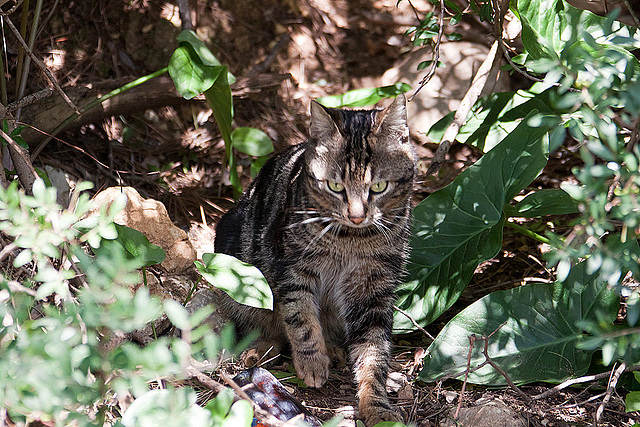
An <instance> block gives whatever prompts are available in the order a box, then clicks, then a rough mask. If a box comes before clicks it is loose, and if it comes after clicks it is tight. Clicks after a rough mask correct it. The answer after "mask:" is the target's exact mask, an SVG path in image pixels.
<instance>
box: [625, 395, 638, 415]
mask: <svg viewBox="0 0 640 427" xmlns="http://www.w3.org/2000/svg"><path fill="white" fill-rule="evenodd" d="M624 410H625V412H634V411H640V391H630V392H629V393H627V396H626V397H625V398H624Z"/></svg>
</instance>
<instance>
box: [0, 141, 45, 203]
mask: <svg viewBox="0 0 640 427" xmlns="http://www.w3.org/2000/svg"><path fill="white" fill-rule="evenodd" d="M0 137H2V138H4V140H5V141H7V143H8V145H7V147H8V149H9V155H10V156H11V160H12V161H13V166H14V167H15V169H16V172H17V174H18V179H19V180H20V183H21V184H22V186H23V187H24V190H25V191H26V192H27V194H31V189H32V188H33V183H34V182H35V180H36V179H37V178H38V174H37V173H36V170H35V168H34V167H33V164H32V163H31V158H30V157H29V153H28V152H27V151H26V150H25V149H24V148H22V147H20V146H19V145H18V143H17V142H15V141H14V140H13V138H11V137H10V136H9V135H7V134H6V133H4V131H2V130H0Z"/></svg>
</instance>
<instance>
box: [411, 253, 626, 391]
mask: <svg viewBox="0 0 640 427" xmlns="http://www.w3.org/2000/svg"><path fill="white" fill-rule="evenodd" d="M586 270H587V269H586V263H585V262H583V263H581V264H578V265H576V266H574V267H573V268H572V269H571V273H570V274H569V276H568V277H567V279H566V280H565V281H564V283H560V282H556V283H555V284H553V285H549V284H533V285H526V286H521V287H518V288H514V289H509V290H505V291H497V292H494V293H492V294H489V295H487V296H485V297H483V298H482V299H480V300H478V301H476V302H475V303H473V304H472V305H470V306H469V307H467V308H466V309H464V310H463V311H462V312H461V313H459V314H458V315H457V316H456V317H454V318H453V319H452V320H451V321H450V322H449V323H448V324H447V325H446V326H445V327H444V329H443V330H442V331H441V332H440V334H439V335H438V336H437V337H436V339H435V341H434V342H433V343H432V344H431V346H430V347H429V348H428V350H427V351H428V353H429V355H430V358H429V359H428V360H429V361H428V363H426V364H425V367H424V368H423V370H422V372H420V378H422V379H423V380H426V381H436V380H440V379H443V378H445V377H446V378H451V377H458V375H459V374H461V373H463V372H464V371H465V369H466V367H467V356H468V353H469V336H471V334H475V335H476V336H478V337H480V336H483V335H489V334H491V333H493V332H494V331H496V330H497V332H496V333H495V334H494V335H493V336H492V337H491V338H489V342H488V352H487V354H488V355H489V357H491V359H492V361H493V362H495V363H496V364H497V365H498V366H500V367H501V368H502V369H504V370H505V371H506V372H507V374H508V375H509V377H510V378H511V380H513V381H514V382H515V383H519V384H523V383H528V382H533V381H549V382H560V381H563V380H565V379H566V378H568V377H572V376H580V375H583V374H584V373H585V372H586V371H587V369H588V368H589V365H590V363H591V356H592V354H593V352H594V351H595V349H588V350H587V349H582V348H578V347H577V344H578V343H580V342H581V341H583V340H584V339H585V335H584V334H583V331H582V330H581V329H580V328H579V327H578V326H577V323H578V322H579V321H581V320H585V319H587V320H592V321H602V320H603V319H605V320H606V321H607V322H613V320H615V318H616V316H617V313H618V308H619V300H618V296H617V295H616V294H615V293H614V292H613V291H611V290H609V289H608V288H607V283H606V282H605V281H604V280H601V279H599V278H598V275H597V274H593V275H588V274H587V271H586ZM503 323H504V326H501V325H502V324H503ZM483 347H484V342H476V343H475V345H474V348H473V351H472V353H471V363H470V366H471V368H473V367H475V366H478V365H480V364H481V363H482V362H484V360H485V357H484V356H483V355H482V350H483ZM458 378H460V379H461V377H458ZM468 380H469V381H470V382H472V383H475V384H487V385H489V384H490V385H492V386H496V385H504V384H506V381H505V379H504V377H503V376H502V375H500V374H499V373H498V372H497V371H496V370H494V369H493V368H492V367H491V366H489V365H486V366H484V367H482V368H481V369H478V370H476V371H474V372H472V373H470V374H469V379H468Z"/></svg>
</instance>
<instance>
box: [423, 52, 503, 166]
mask: <svg viewBox="0 0 640 427" xmlns="http://www.w3.org/2000/svg"><path fill="white" fill-rule="evenodd" d="M497 52H498V42H497V41H496V42H494V43H493V45H492V46H491V50H490V51H489V54H488V55H487V57H486V58H485V60H484V62H483V63H482V65H480V68H479V69H478V72H477V73H476V75H475V77H474V78H473V82H471V87H470V88H469V90H467V93H466V94H465V95H464V97H463V98H462V101H460V106H459V107H458V110H457V111H456V113H455V115H454V116H453V121H452V122H451V123H450V124H449V126H448V127H447V129H446V130H445V132H444V136H443V137H442V142H441V143H440V145H438V149H437V150H436V152H435V154H434V155H433V160H432V161H431V165H429V169H428V170H427V175H432V174H435V173H437V172H438V171H439V170H440V168H441V167H442V165H443V164H444V159H445V157H446V156H447V153H449V149H450V148H451V145H452V144H453V141H455V139H456V136H458V132H459V131H460V127H461V126H462V123H464V120H465V119H466V118H467V116H468V115H469V111H471V107H473V104H475V103H476V101H477V100H478V98H480V94H481V93H482V90H483V89H484V87H485V86H486V84H487V80H488V79H489V75H490V74H491V70H492V69H493V68H495V67H496V66H497V65H498V64H499V63H500V62H499V59H498V55H497Z"/></svg>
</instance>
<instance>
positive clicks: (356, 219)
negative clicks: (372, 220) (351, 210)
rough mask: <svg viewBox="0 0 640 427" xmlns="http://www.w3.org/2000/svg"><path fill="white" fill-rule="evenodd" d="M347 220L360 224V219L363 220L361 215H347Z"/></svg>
mask: <svg viewBox="0 0 640 427" xmlns="http://www.w3.org/2000/svg"><path fill="white" fill-rule="evenodd" d="M349 221H351V222H352V223H354V224H355V225H360V224H362V221H364V217H363V216H349Z"/></svg>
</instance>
